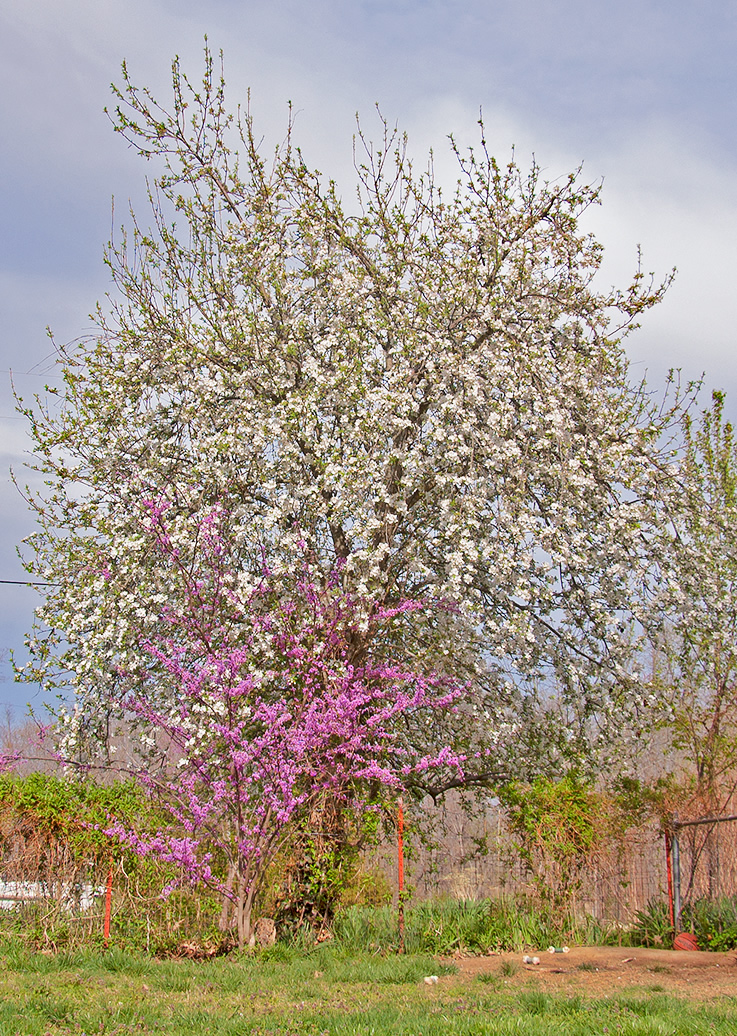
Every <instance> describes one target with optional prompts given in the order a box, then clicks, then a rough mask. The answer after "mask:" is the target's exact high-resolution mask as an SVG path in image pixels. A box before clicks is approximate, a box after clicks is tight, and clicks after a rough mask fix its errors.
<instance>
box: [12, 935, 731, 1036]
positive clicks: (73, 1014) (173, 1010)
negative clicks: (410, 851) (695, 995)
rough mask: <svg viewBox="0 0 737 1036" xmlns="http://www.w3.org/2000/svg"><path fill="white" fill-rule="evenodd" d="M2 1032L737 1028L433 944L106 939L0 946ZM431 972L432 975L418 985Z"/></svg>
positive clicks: (723, 1016)
mask: <svg viewBox="0 0 737 1036" xmlns="http://www.w3.org/2000/svg"><path fill="white" fill-rule="evenodd" d="M0 962H1V964H2V967H1V969H0V1036H16V1034H19V1036H62V1034H64V1036H69V1034H75V1036H93V1034H95V1036H103V1034H104V1036H124V1034H128V1033H167V1034H171V1036H180V1034H184V1033H188V1034H194V1033H197V1034H210V1033H213V1034H218V1036H237V1034H241V1033H242V1034H254V1036H256V1034H258V1036H297V1034H312V1036H323V1034H325V1036H327V1034H330V1036H332V1034H345V1036H349V1034H351V1036H352V1034H356V1036H384V1034H387V1036H388V1034H399V1036H441V1034H443V1036H444V1034H451V1036H455V1034H458V1036H466V1034H468V1036H471V1034H477V1033H478V1034H488V1036H496V1034H500V1036H502V1034H504V1036H506V1034H510V1036H511V1034H514V1036H527V1034H529V1036H558V1034H565V1036H584V1034H591V1036H594V1034H596V1036H600V1034H609V1033H621V1034H623V1036H668V1034H671V1033H672V1034H681V1033H682V1034H684V1036H685V1034H688V1036H696V1034H702V1033H703V1034H704V1036H706V1034H709V1036H734V1034H735V1033H736V1032H737V989H736V990H735V996H734V997H724V998H722V999H720V1000H718V1001H714V1002H711V1003H696V1002H689V1001H688V1000H682V999H678V998H676V997H672V996H669V995H667V994H666V993H663V992H653V991H650V992H648V991H647V990H645V989H643V988H637V987H632V988H625V989H617V991H616V994H612V995H611V996H609V997H604V998H599V999H589V998H587V997H586V996H582V995H551V994H548V993H546V992H543V991H542V990H540V989H539V988H537V986H536V981H535V977H534V976H530V979H529V981H527V980H525V982H526V984H525V985H524V987H519V985H517V987H516V988H515V989H511V988H508V987H507V985H506V983H505V979H504V971H503V969H499V970H498V971H497V972H492V973H487V974H484V975H483V976H482V975H479V976H476V977H468V978H464V979H461V978H460V977H458V976H454V974H453V973H454V970H455V969H454V968H453V966H452V965H443V964H440V963H439V962H438V961H437V960H436V959H433V958H432V957H427V956H407V957H383V958H382V957H376V956H368V955H352V956H347V955H344V954H341V953H340V952H339V951H337V950H335V949H333V948H330V947H321V948H319V949H317V950H314V951H311V952H309V953H302V954H300V953H298V952H297V951H295V950H290V949H284V948H282V947H279V946H277V947H275V948H274V949H273V950H271V951H267V952H265V953H264V954H262V955H260V956H256V957H241V958H240V959H220V960H215V961H211V962H208V963H204V964H200V963H193V962H189V961H155V960H151V959H149V958H146V957H142V956H135V955H132V954H128V953H124V952H122V951H120V950H117V949H111V950H110V951H109V952H108V953H106V954H103V953H100V952H89V953H83V952H80V953H74V954H69V955H65V954H59V955H57V956H53V957H52V956H45V955H43V954H40V953H29V952H28V951H26V950H23V949H20V948H19V947H17V946H13V945H9V944H6V945H5V946H3V947H0ZM426 975H438V976H439V982H438V983H437V984H436V985H430V986H428V985H426V984H425V983H424V982H423V978H424V977H425V976H426Z"/></svg>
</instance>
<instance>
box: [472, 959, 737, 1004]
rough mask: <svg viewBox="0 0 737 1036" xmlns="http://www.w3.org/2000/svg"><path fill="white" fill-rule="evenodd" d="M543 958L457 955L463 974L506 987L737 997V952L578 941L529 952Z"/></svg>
mask: <svg viewBox="0 0 737 1036" xmlns="http://www.w3.org/2000/svg"><path fill="white" fill-rule="evenodd" d="M528 955H529V956H537V957H539V958H540V963H539V964H537V965H535V964H524V963H523V960H522V958H523V956H525V954H522V953H500V954H495V955H493V956H488V957H465V958H461V959H460V960H456V961H455V963H456V965H457V966H458V970H459V977H460V978H463V979H473V978H479V979H480V980H484V979H486V978H487V976H488V977H489V978H498V980H499V981H500V982H501V983H503V985H504V986H509V987H510V988H518V987H522V986H529V985H530V984H532V985H534V986H535V987H536V988H538V989H541V990H546V991H549V992H551V993H580V994H582V995H590V996H597V997H599V996H607V995H610V996H611V995H616V994H617V993H619V992H622V991H624V990H632V988H633V987H637V989H638V991H640V992H649V993H653V992H663V993H677V994H680V995H685V996H688V997H689V998H693V999H697V1000H711V999H714V998H717V997H720V996H731V997H737V954H736V953H735V952H734V951H733V952H730V953H707V952H703V951H701V950H689V951H685V950H656V949H640V948H627V947H624V948H621V947H617V946H579V947H573V948H572V949H571V950H570V952H569V953H565V954H562V953H561V954H559V953H556V954H551V953H548V952H547V950H542V951H540V950H535V951H532V950H530V951H528Z"/></svg>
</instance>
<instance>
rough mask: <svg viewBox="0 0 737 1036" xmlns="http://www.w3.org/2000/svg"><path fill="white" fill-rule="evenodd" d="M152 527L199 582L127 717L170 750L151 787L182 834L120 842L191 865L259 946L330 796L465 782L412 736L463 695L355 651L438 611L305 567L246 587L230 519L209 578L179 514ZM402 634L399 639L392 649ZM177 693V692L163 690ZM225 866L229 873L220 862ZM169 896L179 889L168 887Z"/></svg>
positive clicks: (209, 526)
mask: <svg viewBox="0 0 737 1036" xmlns="http://www.w3.org/2000/svg"><path fill="white" fill-rule="evenodd" d="M147 511H148V518H147V521H146V532H147V534H148V535H150V536H151V538H152V544H153V547H154V549H155V550H157V551H159V552H162V553H163V554H165V555H167V556H168V558H169V560H170V561H171V567H172V574H173V577H175V578H177V579H179V580H180V581H183V582H184V584H185V585H186V589H187V595H186V606H185V607H182V608H181V609H179V610H174V609H172V608H166V607H165V608H164V609H163V610H162V614H161V620H160V623H159V624H158V628H157V629H156V631H155V633H153V634H152V635H150V636H149V637H147V638H145V639H143V640H142V642H141V646H142V648H143V650H144V652H145V654H146V656H147V657H148V659H149V661H150V663H151V664H150V665H148V666H147V667H139V668H138V669H137V671H136V674H135V679H133V678H132V677H131V676H130V674H126V673H124V672H121V677H122V678H123V681H124V682H125V678H126V675H128V676H129V681H128V688H129V689H128V690H127V691H126V692H125V695H124V698H123V700H122V706H123V709H124V711H125V713H126V714H127V715H128V717H129V718H130V719H131V720H132V721H133V723H134V725H135V726H136V727H137V729H138V731H139V734H140V735H141V736H142V738H143V743H144V744H146V743H148V744H149V745H150V746H152V747H154V746H156V747H157V748H158V749H165V756H166V759H167V761H168V762H167V765H166V766H165V767H164V768H162V769H156V768H153V767H150V766H145V765H141V766H140V767H138V768H137V770H136V774H137V776H138V778H139V779H140V780H141V781H142V782H143V783H144V784H146V785H147V786H148V787H149V788H150V789H151V791H152V793H155V794H157V795H158V796H159V797H160V798H161V799H162V801H163V802H164V803H165V805H166V808H167V809H168V811H169V813H170V815H171V824H170V825H169V826H168V827H167V828H166V829H163V830H160V831H158V832H157V833H156V834H155V835H153V836H150V835H146V836H144V835H142V834H140V833H138V832H136V831H135V830H131V829H129V828H127V827H125V826H124V825H122V824H120V823H111V826H110V828H109V833H110V834H111V835H114V836H117V837H118V838H119V839H120V840H121V841H122V842H124V843H125V844H127V845H128V846H130V847H132V848H133V849H134V850H135V851H137V852H138V853H140V854H141V855H149V854H150V855H153V856H155V857H157V858H158V859H160V860H162V861H169V862H171V863H174V864H176V865H177V867H178V869H179V876H178V878H177V879H176V880H175V881H174V882H173V883H172V884H171V885H170V886H169V890H170V889H172V888H174V887H175V886H176V885H178V884H181V883H185V882H187V883H193V884H197V883H203V884H205V885H207V886H210V887H211V888H214V889H217V890H218V891H219V892H220V893H221V894H222V895H223V896H224V897H226V899H227V900H229V901H230V903H231V904H232V908H233V913H234V916H235V919H236V923H237V930H238V944H239V946H240V947H243V946H244V945H245V944H246V943H247V942H248V940H249V938H250V935H251V927H252V910H253V903H254V897H255V896H256V895H257V893H258V891H259V888H260V886H261V884H262V882H263V879H264V876H265V873H266V871H267V868H268V867H269V864H270V863H271V862H272V861H273V859H274V857H275V855H276V853H278V851H279V849H280V847H281V846H283V844H284V842H285V840H286V839H287V838H288V837H289V836H290V834H291V832H292V830H293V828H294V825H295V824H296V823H297V822H299V820H300V819H302V818H304V817H305V816H306V815H307V814H308V813H309V811H310V810H311V809H312V808H313V807H314V805H315V804H316V803H317V802H318V801H320V800H322V799H324V797H325V796H326V795H327V796H334V797H335V800H336V801H337V802H339V803H340V804H341V805H343V806H344V807H346V808H350V809H351V811H353V812H354V815H358V816H360V815H361V814H362V813H363V812H365V811H366V810H368V809H371V808H372V806H371V804H370V800H371V797H370V796H369V795H368V793H367V792H368V789H369V787H373V788H376V786H377V785H378V786H383V787H385V788H389V789H397V790H398V791H399V790H400V789H402V788H403V787H405V786H406V785H407V784H408V783H412V781H413V780H421V778H422V774H423V772H424V771H427V770H428V769H430V768H440V769H443V770H448V769H451V770H453V771H456V775H457V776H462V765H463V757H462V756H459V755H458V754H457V753H455V752H454V751H452V750H451V749H450V748H448V747H445V748H440V749H439V750H435V751H434V752H432V753H430V754H426V755H421V754H420V753H419V752H417V751H416V750H413V749H412V747H411V744H410V741H409V739H405V738H404V737H403V736H402V730H403V728H404V727H405V725H406V723H407V722H414V723H416V722H417V721H418V720H420V719H421V718H422V714H423V713H428V715H429V714H430V713H432V712H437V710H451V709H453V708H455V705H454V703H455V701H456V700H457V698H458V696H459V694H460V693H461V688H460V687H459V686H458V685H457V684H456V683H454V682H453V681H452V680H449V679H447V678H445V677H441V676H439V675H437V674H423V673H416V672H412V671H411V670H410V669H409V668H408V667H407V666H406V665H404V664H401V665H400V664H397V663H395V662H393V661H392V660H391V659H387V657H386V648H385V647H384V650H383V653H382V654H383V657H381V658H376V659H374V658H372V652H371V650H368V651H366V650H364V651H362V652H361V656H360V661H356V651H355V643H356V642H357V641H360V643H362V644H364V645H365V644H371V643H372V642H375V641H376V639H377V637H376V636H375V635H377V634H378V635H379V637H378V639H381V638H380V634H381V633H382V632H386V631H387V629H388V628H389V627H390V626H391V624H393V623H396V622H403V621H406V620H407V618H408V617H410V616H411V613H412V612H413V611H416V610H418V609H420V608H422V607H425V606H423V605H421V604H420V603H419V602H417V601H413V602H402V603H398V604H396V605H394V606H391V607H386V606H378V605H376V604H372V603H370V602H367V601H361V600H357V599H356V598H355V597H352V596H351V595H350V594H348V593H346V592H344V591H343V590H342V589H341V585H340V572H339V571H338V572H333V573H332V574H331V575H329V576H328V577H324V576H321V575H320V574H319V573H318V572H316V571H312V570H311V567H310V564H309V562H308V560H307V559H304V562H303V565H302V566H301V570H300V573H299V575H298V576H297V577H296V578H295V579H293V580H292V581H291V585H289V580H288V578H287V577H286V576H278V575H276V574H274V573H272V572H270V571H269V570H268V569H267V568H265V567H264V569H263V572H262V574H261V576H260V578H259V580H258V582H257V584H256V585H255V586H251V587H250V588H249V590H248V591H247V592H246V593H242V592H240V591H239V590H238V580H237V579H235V578H234V574H233V571H232V568H230V567H229V563H228V562H230V561H232V556H231V551H230V549H229V545H228V544H227V543H226V542H225V540H224V537H223V535H222V530H223V528H224V525H223V518H224V512H223V510H222V508H214V509H213V510H212V511H211V512H210V513H209V514H208V515H207V516H206V518H205V519H204V520H202V521H200V522H199V528H198V550H197V560H198V564H197V566H196V568H193V566H192V563H191V555H188V559H187V562H186V563H185V561H184V560H183V558H182V557H181V556H180V551H179V548H178V547H177V546H176V545H175V540H174V539H173V537H171V536H170V532H169V530H168V529H167V526H166V521H165V509H164V508H163V507H160V506H158V505H155V504H153V503H149V504H147ZM390 642H391V638H390V637H385V638H384V645H386V643H390ZM162 679H163V682H164V683H165V684H166V686H167V687H168V688H169V691H168V693H167V694H165V695H164V694H162V693H161V691H160V688H161V683H162ZM216 861H217V863H216ZM165 891H168V890H165Z"/></svg>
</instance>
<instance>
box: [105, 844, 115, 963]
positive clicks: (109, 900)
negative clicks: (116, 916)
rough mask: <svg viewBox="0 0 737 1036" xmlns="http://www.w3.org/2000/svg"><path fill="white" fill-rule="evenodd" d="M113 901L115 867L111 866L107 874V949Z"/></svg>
mask: <svg viewBox="0 0 737 1036" xmlns="http://www.w3.org/2000/svg"><path fill="white" fill-rule="evenodd" d="M112 901H113V865H112V863H111V864H110V870H109V871H108V874H107V888H106V889H105V929H104V938H105V949H107V945H108V943H109V942H110V907H111V904H112Z"/></svg>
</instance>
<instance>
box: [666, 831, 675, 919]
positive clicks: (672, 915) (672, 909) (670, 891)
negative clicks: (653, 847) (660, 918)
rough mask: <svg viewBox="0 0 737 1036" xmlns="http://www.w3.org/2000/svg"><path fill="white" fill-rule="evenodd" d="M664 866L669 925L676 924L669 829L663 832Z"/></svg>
mask: <svg viewBox="0 0 737 1036" xmlns="http://www.w3.org/2000/svg"><path fill="white" fill-rule="evenodd" d="M665 866H666V870H667V872H668V910H669V912H670V926H671V928H675V926H676V911H675V906H674V904H673V860H672V856H671V843H670V831H668V830H666V832H665Z"/></svg>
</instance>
